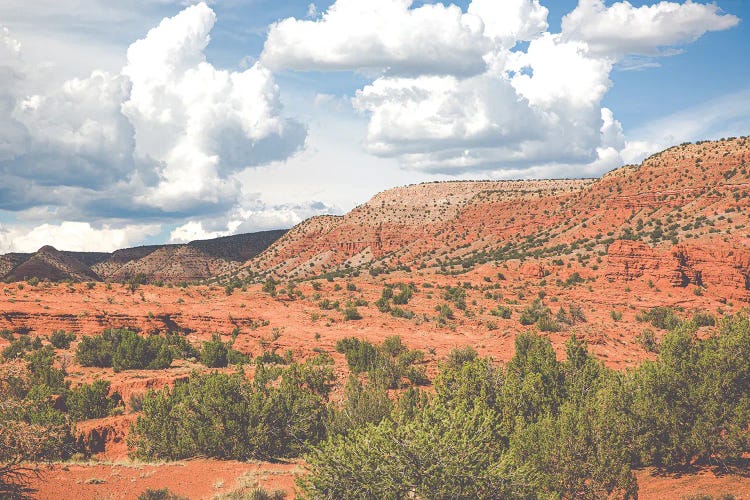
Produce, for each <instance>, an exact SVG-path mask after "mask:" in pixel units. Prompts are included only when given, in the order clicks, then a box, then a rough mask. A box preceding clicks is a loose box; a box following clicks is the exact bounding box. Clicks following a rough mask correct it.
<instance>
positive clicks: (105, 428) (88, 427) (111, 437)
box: [76, 415, 136, 460]
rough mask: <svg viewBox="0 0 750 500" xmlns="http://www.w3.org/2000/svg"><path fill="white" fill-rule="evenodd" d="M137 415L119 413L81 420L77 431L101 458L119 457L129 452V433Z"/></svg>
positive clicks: (91, 449)
mask: <svg viewBox="0 0 750 500" xmlns="http://www.w3.org/2000/svg"><path fill="white" fill-rule="evenodd" d="M135 420H136V415H118V416H114V417H106V418H99V419H95V420H86V421H83V422H79V423H78V424H77V426H76V432H77V434H78V436H79V439H81V440H82V441H83V443H85V444H86V447H87V449H88V451H89V452H90V453H92V454H94V455H97V456H98V457H99V458H107V459H110V460H112V459H118V458H125V457H127V454H128V445H127V441H126V439H127V435H128V431H129V430H130V425H131V424H132V423H133V422H135Z"/></svg>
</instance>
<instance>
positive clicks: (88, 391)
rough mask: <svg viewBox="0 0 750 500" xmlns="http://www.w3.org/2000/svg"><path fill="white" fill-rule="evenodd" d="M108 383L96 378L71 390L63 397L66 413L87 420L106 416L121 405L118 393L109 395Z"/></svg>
mask: <svg viewBox="0 0 750 500" xmlns="http://www.w3.org/2000/svg"><path fill="white" fill-rule="evenodd" d="M109 391H110V383H109V382H107V381H105V380H97V381H95V382H93V383H91V384H82V385H80V386H78V387H76V388H75V389H73V390H71V391H70V392H69V393H68V395H67V397H66V398H65V407H66V408H67V410H68V414H70V416H71V417H73V418H74V419H75V420H88V419H92V418H102V417H106V416H108V415H109V414H110V413H111V412H112V410H114V409H115V408H117V407H119V406H121V405H122V397H121V396H120V394H119V393H114V394H112V395H111V396H110V395H109Z"/></svg>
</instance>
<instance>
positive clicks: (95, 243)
mask: <svg viewBox="0 0 750 500" xmlns="http://www.w3.org/2000/svg"><path fill="white" fill-rule="evenodd" d="M159 230H160V226H159V225H155V224H134V225H126V226H123V227H120V228H114V227H111V226H109V225H106V224H105V225H103V226H101V227H99V228H96V227H93V226H92V225H91V224H89V223H88V222H63V223H61V224H41V225H38V226H35V227H32V228H27V227H22V226H16V227H3V226H2V225H0V253H7V252H35V251H37V250H38V249H39V248H41V247H43V246H44V245H52V246H54V247H55V248H57V249H58V250H70V251H89V252H112V251H114V250H117V249H118V248H124V247H127V246H130V245H131V244H132V243H133V242H139V241H142V240H143V239H144V238H146V237H148V236H151V235H154V234H157V233H158V232H159Z"/></svg>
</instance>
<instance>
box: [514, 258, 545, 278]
mask: <svg viewBox="0 0 750 500" xmlns="http://www.w3.org/2000/svg"><path fill="white" fill-rule="evenodd" d="M547 274H549V273H548V272H547V268H545V267H544V265H543V264H542V263H541V262H539V261H538V260H528V261H526V262H524V263H523V264H521V267H520V268H519V269H518V275H519V276H521V277H522V278H524V279H541V278H544V277H545V276H547Z"/></svg>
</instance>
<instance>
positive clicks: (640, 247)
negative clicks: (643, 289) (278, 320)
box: [604, 240, 665, 281]
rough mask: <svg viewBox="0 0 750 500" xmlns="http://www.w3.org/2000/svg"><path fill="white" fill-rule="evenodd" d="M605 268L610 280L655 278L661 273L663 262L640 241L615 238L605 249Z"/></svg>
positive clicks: (605, 274)
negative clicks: (606, 259) (606, 260)
mask: <svg viewBox="0 0 750 500" xmlns="http://www.w3.org/2000/svg"><path fill="white" fill-rule="evenodd" d="M607 258H608V262H607V270H606V272H605V273H604V276H605V277H606V278H607V279H608V280H610V281H615V280H617V281H632V280H634V279H636V278H640V277H642V276H646V277H650V278H652V279H656V278H659V277H661V275H662V274H663V273H662V271H663V269H661V268H662V266H664V264H665V262H664V261H663V259H662V257H661V256H660V255H658V253H657V252H656V251H654V249H652V248H651V247H650V246H648V245H647V244H645V243H643V242H641V241H633V240H617V241H615V242H614V243H612V244H611V245H609V249H608V250H607Z"/></svg>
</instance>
